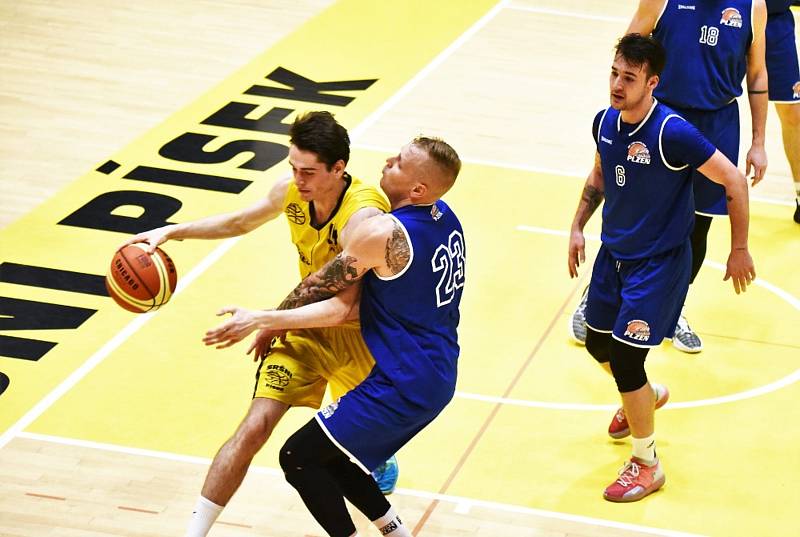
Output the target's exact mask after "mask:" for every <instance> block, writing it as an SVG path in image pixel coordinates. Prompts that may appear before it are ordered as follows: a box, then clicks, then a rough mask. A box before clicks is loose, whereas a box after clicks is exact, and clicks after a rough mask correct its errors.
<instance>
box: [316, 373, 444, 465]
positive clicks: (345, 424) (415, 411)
mask: <svg viewBox="0 0 800 537" xmlns="http://www.w3.org/2000/svg"><path fill="white" fill-rule="evenodd" d="M440 388H441V389H440V390H437V391H436V392H435V393H431V392H428V393H425V394H418V397H415V398H414V399H415V400H421V399H425V400H426V405H425V406H424V407H422V406H419V405H416V404H413V403H411V402H409V400H408V399H407V398H406V397H404V396H403V395H402V394H401V392H400V391H399V390H398V389H397V388H396V387H395V386H394V384H393V383H392V381H391V379H390V378H389V377H388V376H386V375H385V374H384V373H383V372H382V371H381V369H380V368H379V367H377V366H376V367H374V368H373V369H372V372H371V373H370V374H369V376H368V377H367V378H366V379H364V381H363V382H362V383H361V384H359V385H358V386H356V387H355V388H354V389H353V390H351V391H349V392H347V393H346V394H344V395H343V396H342V397H341V398H340V399H339V400H338V401H336V402H334V403H331V404H330V405H328V406H327V407H325V408H323V409H322V410H320V411H319V412H317V414H316V416H315V418H316V420H317V422H318V423H319V424H320V426H321V427H322V430H323V431H325V434H327V435H328V438H330V439H331V440H332V441H333V443H334V444H336V446H337V447H338V448H339V449H340V450H342V452H343V453H344V454H345V455H347V456H348V457H349V458H350V460H351V461H352V462H353V463H355V464H356V465H357V466H359V467H360V468H361V469H362V470H364V471H365V472H371V471H372V470H374V469H375V468H377V467H378V466H379V465H381V464H383V463H384V462H386V459H388V458H389V457H391V456H392V455H394V454H395V453H397V451H398V450H399V449H400V448H401V447H403V446H404V445H406V443H408V441H409V440H411V439H412V438H413V437H414V436H416V434H417V433H418V432H420V431H421V430H422V429H423V428H424V427H425V426H426V425H428V424H429V423H430V422H431V421H432V420H433V419H434V418H435V417H436V416H438V415H439V413H440V412H441V411H442V409H444V407H445V406H447V403H449V402H450V399H452V398H453V393H454V392H455V379H453V384H452V386H441V387H440Z"/></svg>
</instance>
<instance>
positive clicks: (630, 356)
mask: <svg viewBox="0 0 800 537" xmlns="http://www.w3.org/2000/svg"><path fill="white" fill-rule="evenodd" d="M648 351H649V349H647V348H642V347H634V346H632V345H628V344H626V343H622V342H620V341H617V340H616V339H614V340H612V342H611V372H612V373H613V375H614V381H616V383H617V389H618V390H619V392H620V393H628V392H634V391H636V390H638V389H639V388H641V387H642V386H644V385H645V384H647V373H646V372H645V369H644V361H645V359H646V358H647V353H648Z"/></svg>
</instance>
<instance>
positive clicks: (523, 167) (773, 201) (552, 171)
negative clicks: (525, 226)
mask: <svg viewBox="0 0 800 537" xmlns="http://www.w3.org/2000/svg"><path fill="white" fill-rule="evenodd" d="M351 148H352V149H361V150H364V151H374V152H375V153H386V154H388V155H395V154H397V151H398V148H396V147H395V148H394V149H391V148H388V147H380V146H377V145H372V144H353V145H352V146H351ZM461 162H463V163H464V164H476V165H478V166H490V167H493V168H504V169H507V170H518V171H523V172H528V173H546V174H549V175H560V176H561V177H575V178H579V179H585V178H586V176H587V175H589V172H588V171H587V172H586V173H580V172H576V171H571V170H563V169H556V168H544V167H542V166H531V165H528V164H516V163H510V162H500V161H497V160H486V159H477V158H462V159H461ZM750 201H757V202H759V203H767V204H770V205H781V206H783V207H794V202H793V201H788V200H782V199H779V198H770V197H765V196H753V195H751V196H750Z"/></svg>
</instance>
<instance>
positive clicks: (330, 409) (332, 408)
mask: <svg viewBox="0 0 800 537" xmlns="http://www.w3.org/2000/svg"><path fill="white" fill-rule="evenodd" d="M337 408H339V400H338V399H337V400H336V401H334V402H333V403H331V404H329V405H328V406H326V407H325V408H323V409H322V410H320V411H319V413H320V414H322V417H323V418H325V419H328V418H330V417H331V416H333V413H334V412H336V409H337Z"/></svg>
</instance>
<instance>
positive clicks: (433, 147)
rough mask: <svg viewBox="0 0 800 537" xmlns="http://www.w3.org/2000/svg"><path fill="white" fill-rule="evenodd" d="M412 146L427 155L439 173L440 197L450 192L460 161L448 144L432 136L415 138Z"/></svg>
mask: <svg viewBox="0 0 800 537" xmlns="http://www.w3.org/2000/svg"><path fill="white" fill-rule="evenodd" d="M412 143H413V144H414V146H416V147H418V148H420V149H422V150H423V151H425V153H427V154H428V156H429V157H430V159H431V161H432V162H433V163H434V164H435V165H436V167H437V168H438V170H439V171H440V172H441V173H440V174H439V175H440V176H441V180H440V181H438V183H439V185H438V186H439V187H440V189H441V193H440V194H439V195H440V196H441V195H443V194H444V193H445V192H447V191H448V190H450V188H451V187H452V186H453V184H454V183H455V182H456V177H458V173H459V172H460V171H461V159H460V158H459V156H458V153H456V150H455V149H453V148H452V146H451V145H450V144H448V143H447V142H445V141H444V140H442V139H441V138H436V137H432V136H417V137H416V138H414V141H413V142H412Z"/></svg>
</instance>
